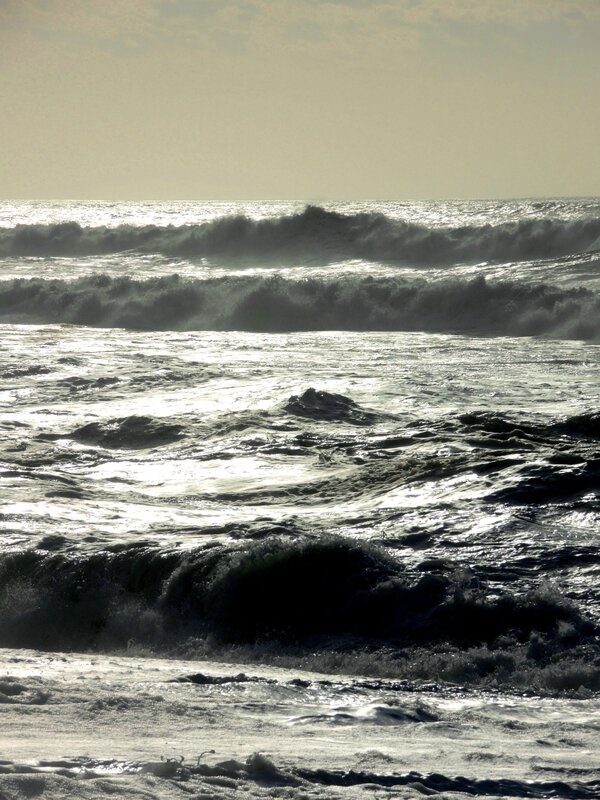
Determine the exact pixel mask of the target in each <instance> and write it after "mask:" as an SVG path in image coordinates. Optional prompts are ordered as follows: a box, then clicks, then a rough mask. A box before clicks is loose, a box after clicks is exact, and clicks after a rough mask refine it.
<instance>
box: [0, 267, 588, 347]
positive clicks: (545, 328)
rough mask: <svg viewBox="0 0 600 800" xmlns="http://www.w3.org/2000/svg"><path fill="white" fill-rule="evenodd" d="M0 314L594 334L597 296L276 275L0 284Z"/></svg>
mask: <svg viewBox="0 0 600 800" xmlns="http://www.w3.org/2000/svg"><path fill="white" fill-rule="evenodd" d="M0 321H2V322H8V323H19V324H41V323H69V324H77V325H88V326H94V327H121V328H128V329H133V330H244V331H257V332H272V333H280V332H281V333H283V332H292V331H313V330H314V331H318V330H348V331H367V330H371V331H427V332H439V333H462V334H469V335H482V336H486V335H500V336H523V335H525V336H526V335H549V336H555V337H559V338H577V339H591V340H597V339H599V338H600V298H599V296H598V295H597V294H596V293H595V292H592V291H589V290H586V289H568V290H563V289H560V288H557V287H553V286H549V285H545V284H534V285H529V284H519V283H516V282H513V281H499V282H489V281H487V280H486V279H485V278H483V277H478V278H475V279H473V280H458V279H452V280H450V279H448V280H441V281H433V282H427V281H425V280H411V279H406V278H401V277H398V278H394V277H380V278H369V277H366V278H365V277H362V278H358V277H345V278H332V279H329V280H319V279H309V280H285V279H283V278H281V277H280V276H275V277H268V278H265V277H258V276H248V277H242V278H239V277H238V278H231V277H227V278H214V279H210V280H206V281H197V280H189V279H184V278H181V277H180V276H178V275H169V276H166V277H162V278H155V279H150V280H147V281H139V280H135V279H133V278H129V277H123V278H111V277H110V276H108V275H102V274H100V275H92V276H89V277H84V278H79V279H77V280H74V281H64V280H40V279H37V278H31V279H15V280H9V281H2V282H0Z"/></svg>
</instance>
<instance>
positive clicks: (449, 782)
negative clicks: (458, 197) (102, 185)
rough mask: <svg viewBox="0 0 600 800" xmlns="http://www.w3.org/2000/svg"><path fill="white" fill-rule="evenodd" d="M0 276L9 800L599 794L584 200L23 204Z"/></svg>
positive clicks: (598, 596) (595, 410) (598, 466)
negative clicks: (68, 789) (149, 738)
mask: <svg viewBox="0 0 600 800" xmlns="http://www.w3.org/2000/svg"><path fill="white" fill-rule="evenodd" d="M0 265H1V275H0V325H1V331H2V339H1V344H0V347H1V350H0V374H1V376H2V383H1V385H0V404H1V406H2V415H1V418H0V426H1V430H2V437H1V440H0V447H1V455H0V459H1V463H0V470H1V472H0V477H1V479H2V498H3V501H2V508H1V516H0V543H1V548H2V549H1V553H0V645H2V646H3V647H4V648H7V649H6V650H5V651H3V652H4V653H5V654H6V655H5V658H4V663H3V674H4V675H5V678H4V679H1V678H0V700H1V699H2V697H4V698H5V699H6V701H5V703H4V704H3V705H0V712H3V716H4V717H5V719H6V724H7V726H8V727H9V728H10V729H11V730H12V731H13V736H12V739H11V743H12V744H11V748H12V749H10V753H8V756H7V761H6V763H7V764H8V766H7V767H6V770H7V774H9V775H10V776H11V777H10V779H11V780H14V781H17V778H19V775H20V774H21V773H20V772H19V770H20V769H21V767H19V764H22V763H26V764H28V765H29V766H28V767H27V769H36V770H38V772H39V771H40V770H41V771H42V774H43V775H44V776H45V777H44V779H45V780H46V779H47V780H48V781H50V780H51V778H52V780H56V781H59V780H65V781H67V783H68V782H69V780H70V779H71V778H72V777H73V776H74V775H80V774H81V773H82V771H87V773H88V774H90V775H92V778H91V783H89V784H86V786H88V788H89V787H93V785H94V782H93V781H94V777H93V776H97V775H99V774H103V770H104V772H107V771H108V772H109V773H110V774H115V775H116V774H119V775H121V774H123V775H126V776H128V777H127V780H129V781H131V780H133V781H134V783H133V784H129V783H128V784H127V787H128V789H127V790H128V791H134V789H135V787H136V786H137V787H138V789H139V788H140V786H141V783H140V782H143V780H146V779H147V776H148V775H150V776H154V777H155V778H156V779H157V780H158V779H160V780H167V779H169V780H175V781H177V780H184V779H185V780H186V781H187V782H188V783H189V781H196V782H198V786H200V785H202V787H204V789H206V781H207V780H209V779H215V780H217V779H218V780H221V781H225V782H227V781H230V784H227V785H225V784H222V786H221V789H222V791H223V792H225V795H223V796H226V793H227V791H232V792H234V791H238V792H239V791H242V790H243V791H246V792H248V793H249V794H252V793H253V792H254V791H257V792H258V791H259V789H260V791H265V792H266V793H267V794H269V792H271V791H275V789H273V787H279V789H278V790H277V791H280V790H281V787H282V786H287V787H288V789H289V791H291V792H292V793H293V792H294V791H298V792H299V791H300V788H298V787H301V790H302V792H304V793H305V794H307V795H310V794H311V793H313V794H315V796H321V795H320V793H321V792H322V791H324V790H323V785H324V783H327V782H329V784H328V785H330V786H336V787H338V788H336V789H335V792H342V794H343V793H344V792H346V793H348V792H349V793H356V792H358V793H360V792H361V791H363V788H361V787H365V786H371V787H373V786H374V787H380V788H381V789H382V791H383V790H384V789H385V791H386V792H389V791H398V792H400V791H413V792H414V791H416V790H415V789H414V786H416V785H417V784H418V785H419V786H421V787H423V789H424V790H427V791H429V790H432V791H433V790H435V791H445V792H467V793H469V792H470V793H483V794H492V795H501V796H506V795H519V794H520V795H522V796H526V795H527V792H531V793H534V795H535V793H536V792H537V795H535V796H538V795H539V796H545V795H548V794H551V793H552V792H554V794H556V793H557V792H558V793H559V794H560V792H562V793H563V794H562V795H561V796H563V795H564V796H570V797H589V796H595V795H594V793H595V792H598V791H599V787H600V784H599V783H597V777H598V776H597V772H595V771H594V770H595V769H596V767H597V756H598V746H597V731H598V729H599V726H600V704H599V703H598V699H597V693H598V691H599V690H600V646H599V642H598V630H599V627H598V626H599V625H600V591H599V589H598V585H599V584H598V577H599V575H600V547H599V545H598V533H599V532H600V498H599V486H600V449H599V438H600V410H599V396H598V395H599V386H600V381H599V370H598V368H599V364H600V346H599V343H600V314H599V312H600V299H599V294H598V285H599V280H600V201H598V200H597V199H582V200H581V199H577V200H568V199H567V200H564V199H559V200H519V201H504V202H501V201H494V202H491V201H488V202H474V201H472V202H458V201H454V202H437V203H433V202H432V203H425V202H412V203H410V202H404V203H376V202H361V203H358V202H357V203H327V204H324V205H322V206H308V207H304V206H302V205H299V204H290V203H246V204H232V203H230V204H223V203H212V204H209V203H75V202H72V203H71V202H60V203H59V202H57V203H39V202H37V203H34V202H18V203H17V202H14V203H7V202H5V203H2V204H0ZM58 652H62V653H65V654H66V655H61V656H60V659H62V661H60V662H59V663H60V664H61V665H62V666H61V668H60V669H58V670H57V669H56V668H55V667H54V666H52V665H53V664H54V663H55V662H54V660H53V659H55V658H59V657H58V656H51V655H48V654H51V653H58ZM82 653H83V654H88V655H86V656H82V655H77V654H82ZM90 653H93V654H95V655H94V656H93V659H95V660H93V665H94V666H93V667H85V668H84V667H82V661H81V659H85V658H88V659H89V658H90V656H89V654H90ZM44 654H45V655H44ZM68 654H70V655H68ZM111 658H112V659H113V661H110V659H111ZM183 658H185V659H187V660H186V661H185V663H184V662H183V661H178V660H177V659H183ZM103 659H104V660H103ZM106 659H108V661H107V660H106ZM115 659H116V660H115ZM165 659H166V660H165ZM86 663H87V662H86ZM110 664H113V665H115V664H118V666H114V668H113V667H110V666H109V665H110ZM194 665H196V666H194ZM207 665H208V666H207ZM242 665H243V666H242ZM258 665H261V666H258ZM94 670H96V673H97V674H96V678H95V680H97V681H101V682H103V683H102V686H103V687H104V688H103V689H102V690H99V689H98V686H97V685H96V684H93V685H92V683H91V682H90V681H92V679H91V677H90V674H91V673H93V672H94ZM140 673H144V675H145V678H144V680H143V681H140V680H138V679H137V678H135V677H134V676H136V675H138V674H140ZM111 676H112V677H111ZM2 681H3V682H2ZM86 681H88V682H89V685H88V686H87V688H86V692H85V701H84V700H81V697H80V700H81V702H82V703H83V705H82V706H81V707H79V708H78V707H77V704H76V703H75V701H74V700H73V698H74V697H76V696H78V691H80V690H81V686H82V682H83V683H85V682H86ZM111 681H112V683H111ZM77 686H79V689H76V687H77ZM149 686H152V687H153V688H152V690H151V691H149V690H148V687H149ZM157 686H158V688H156V687H157ZM94 687H95V688H94ZM159 696H160V697H161V698H162V699H160V700H158V699H157V697H159ZM165 697H168V702H166V701H165V699H164V698H165ZM119 698H121V699H119ZM72 703H75V705H71V704H72ZM119 703H120V704H121V710H125V711H126V712H127V713H126V715H125V716H126V717H128V719H130V720H135V724H133V722H132V723H131V724H129V723H128V722H127V721H126V720H125V721H124V719H123V715H121V716H120V717H119V718H118V720H117V719H116V718H113V716H114V713H115V709H118V708H119ZM86 704H87V705H86ZM25 706H27V709H28V711H29V712H30V714H29V716H28V717H27V718H24V717H23V716H22V711H23V709H24V707H25ZM49 709H50V712H51V713H50V716H47V717H46V718H44V719H46V724H45V725H44V724H42V722H41V721H42V717H41V716H40V715H43V714H48V713H49V712H48V710H49ZM182 709H185V710H182ZM190 709H191V710H190ZM34 713H35V714H37V717H31V714H34ZM15 714H17V716H16V717H15ZM182 714H183V715H185V717H186V719H187V720H188V722H189V721H190V715H191V716H193V717H194V724H195V725H196V726H198V725H202V726H203V728H204V727H205V726H206V725H207V724H209V723H208V722H207V720H210V719H212V717H211V715H213V717H214V719H212V722H210V724H211V725H212V726H213V727H212V729H211V730H212V731H213V735H212V737H211V736H208V737H204V745H205V747H202V748H200V749H202V750H203V749H218V750H219V751H220V752H219V754H217V755H216V756H213V755H210V756H206V758H205V759H204V761H206V759H208V761H207V762H206V763H204V762H203V763H202V764H200V765H199V766H198V765H196V766H194V765H193V764H192V761H190V759H192V757H193V756H194V755H195V754H196V755H197V753H198V747H196V744H195V741H194V740H193V739H192V738H191V735H190V730H189V729H188V728H186V727H185V726H183V728H181V725H180V722H181V721H180V720H179V717H181V715H182ZM174 716H177V719H178V722H177V723H176V724H175V723H174ZM149 718H152V719H153V720H154V724H155V725H157V726H158V730H160V731H161V733H160V735H159V736H158V739H157V740H156V741H154V740H153V742H152V746H150V743H148V742H146V743H144V739H143V738H142V739H140V737H139V735H138V734H136V733H135V731H136V730H139V727H136V726H140V725H142V726H144V725H146V724H147V719H149ZM99 720H100V721H101V723H102V725H104V726H105V729H106V730H107V731H110V737H109V738H110V739H111V740H112V741H113V743H115V742H118V745H115V748H116V749H115V752H114V753H111V752H108V750H107V739H106V736H105V737H104V738H102V737H100V738H98V723H99ZM144 720H146V722H145V721H144ZM261 720H262V723H263V726H266V730H262V731H261V725H260V722H261ZM92 723H93V724H92ZM32 725H37V726H41V727H38V728H37V730H38V731H39V734H38V736H37V739H36V740H35V745H32V744H31V737H32V735H33V731H32V728H31V726H32ZM65 725H67V726H71V725H75V726H76V727H77V726H83V728H84V729H86V730H87V728H86V725H87V726H88V728H89V730H87V733H86V734H85V737H86V739H85V741H86V742H87V743H88V746H86V747H85V748H83V749H82V748H78V747H76V746H75V744H74V743H73V741H72V740H71V739H69V737H66V738H65V736H64V735H63V738H62V739H61V738H60V736H59V737H58V739H57V738H56V737H57V735H58V734H57V732H58V731H59V730H61V729H63V728H64V727H65ZM473 726H475V729H477V730H479V734H478V736H477V739H478V742H477V744H475V743H474V742H473V736H472V732H473V730H474V727H473ZM192 727H193V726H192ZM242 729H243V730H244V731H245V735H244V737H243V738H242V739H241V740H240V737H239V735H238V734H236V731H238V732H239V731H240V730H242ZM167 730H170V731H171V733H172V735H171V736H169V734H168V733H166V732H165V731H167ZM173 731H175V733H173ZM299 731H300V732H301V735H300V734H299V733H298V732H299ZM408 731H410V733H408ZM507 732H508V733H507ZM163 733H164V735H163ZM161 736H162V738H161ZM406 736H409V738H411V742H412V745H411V746H410V747H407V746H406V744H405V739H406ZM507 736H508V738H507ZM511 737H514V741H515V742H518V749H519V755H518V756H515V752H514V748H513V746H512V745H511V744H510V740H511ZM400 738H401V739H402V741H403V742H404V744H402V745H400V743H399V740H400ZM27 741H28V742H29V744H25V742H27ZM57 741H58V742H59V743H60V747H61V748H62V749H61V750H60V753H58V752H57V747H59V745H58V744H57ZM211 741H212V742H213V744H211ZM299 741H302V743H303V744H302V745H300V744H299ZM90 742H92V743H93V742H96V744H95V746H94V747H91V746H89V745H90ZM214 742H217V743H218V744H217V746H216V747H215V746H214ZM310 742H313V744H310ZM315 742H318V743H319V744H318V746H314V743H315ZM161 743H162V744H161ZM540 743H541V744H540ZM161 747H162V752H158V750H160V749H161ZM69 748H70V749H69ZM153 748H154V749H153ZM194 748H196V749H194ZM67 749H68V752H67ZM109 749H110V748H109ZM84 750H85V752H86V753H87V755H86V756H85V758H84V757H81V758H79V760H77V757H78V756H81V753H82V752H83V751H84ZM182 750H186V752H185V753H183V752H182ZM117 751H118V752H117ZM7 752H8V751H7ZM257 753H267V755H266V756H265V755H256V754H257ZM59 754H60V755H62V756H64V757H65V758H67V760H66V761H64V758H63V762H64V763H63V765H62V767H61V766H60V765H59V766H57V764H59V761H60V759H58V760H57V758H58V755H59ZM253 754H254V755H253ZM44 755H46V756H47V758H49V759H50V760H49V761H48V764H47V765H46V766H44V765H43V764H42V765H41V766H40V759H41V758H42V757H43V756H44ZM161 755H162V756H163V761H160V756H161ZM180 755H184V761H183V762H179V760H178V761H177V764H175V762H174V761H169V762H166V761H165V760H164V759H165V758H167V757H170V756H172V757H173V758H175V757H177V759H179V758H180ZM219 755H220V756H222V757H226V758H225V760H223V758H222V759H221V760H220V761H219V757H218V756H219ZM153 758H154V761H153V760H152V759H153ZM19 759H20V760H19ZM36 759H37V761H36ZM157 759H158V760H157ZM246 759H247V760H246ZM253 759H254V760H253ZM260 759H263V761H261V760H260ZM265 759H266V760H265ZM269 759H271V760H269ZM590 759H591V760H592V761H594V760H595V763H593V764H592V763H590ZM61 763H62V762H61ZM165 763H166V764H168V765H170V766H166V767H163V771H164V770H166V771H167V772H169V771H170V772H171V773H172V774H170V775H169V776H166V777H165V776H164V775H162V774H160V768H159V767H158V766H156V767H154V768H152V767H148V768H147V769H145V770H144V764H146V765H148V764H150V765H151V764H165ZM32 764H34V765H35V764H37V766H32ZM194 764H195V762H194ZM219 764H220V765H221V766H218V765H219ZM102 765H104V766H102ZM223 765H224V766H223ZM236 765H237V766H236ZM192 766H193V769H192ZM57 770H58V771H60V770H62V771H63V772H64V773H65V775H64V776H62V777H61V775H59V774H58V773H57ZM94 770H95V771H94ZM153 770H154V772H153ZM459 774H462V775H465V776H466V777H465V778H460V779H457V778H456V776H457V775H459ZM348 775H350V777H348ZM15 776H16V777H15ZM65 776H66V777H65ZM132 776H133V777H132ZM142 776H146V778H142ZM211 776H212V778H211ZM215 776H216V778H215ZM344 776H346V777H344ZM352 776H354V777H352ZM492 778H493V781H492ZM19 779H20V778H19ZM115 780H117V778H115ZM135 781H137V783H135ZM461 781H462V782H461ZM486 781H488V783H486ZM490 781H491V783H490ZM527 781H529V783H527ZM557 781H558V782H559V783H560V786H561V787H562V788H560V790H559V789H557V788H556V787H554V788H552V787H553V782H557ZM138 784H139V786H138ZM144 786H145V790H148V791H149V789H148V786H147V785H146V784H144ZM407 786H408V789H407V788H406V787H407ZM257 787H258V788H257ZM411 787H412V788H411ZM486 787H487V788H486ZM565 787H566V788H565ZM55 788H56V787H55ZM135 790H136V791H137V789H135ZM163 790H164V787H163V789H160V787H159V788H155V789H153V790H152V791H155V793H156V794H157V796H162V795H161V791H163ZM199 790H200V789H199ZM86 791H87V790H86ZM90 791H91V789H90ZM140 791H141V789H140ZM164 791H166V790H164ZM173 791H175V790H173ZM327 791H328V792H329V794H327V793H326V794H325V796H334V795H332V794H331V792H334V790H333V789H328V790H327ZM365 791H366V790H365ZM419 791H421V790H419ZM90 796H92V795H90ZM94 796H95V795H94ZM165 796H166V795H165ZM169 796H170V795H169ZM532 796H533V795H532Z"/></svg>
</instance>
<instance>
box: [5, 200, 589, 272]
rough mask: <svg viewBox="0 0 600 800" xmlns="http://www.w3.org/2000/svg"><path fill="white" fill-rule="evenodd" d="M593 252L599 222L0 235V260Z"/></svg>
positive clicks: (297, 221) (261, 224)
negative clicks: (107, 256) (145, 255)
mask: <svg viewBox="0 0 600 800" xmlns="http://www.w3.org/2000/svg"><path fill="white" fill-rule="evenodd" d="M597 248H600V219H599V218H597V217H588V218H584V219H578V220H563V219H556V218H551V217H540V218H538V219H522V220H519V221H515V222H505V223H501V224H498V225H480V226H477V225H469V226H463V227H456V228H440V227H428V226H425V225H421V224H416V223H411V222H407V221H404V220H395V219H391V218H389V217H387V216H385V215H384V214H376V213H360V214H340V213H337V212H335V211H327V210H325V209H323V208H320V207H317V206H308V207H307V208H306V209H305V210H304V211H302V212H301V213H297V214H291V215H288V216H281V217H277V218H275V219H263V220H253V219H250V218H248V217H245V216H230V217H223V218H221V219H217V220H214V221H212V222H206V223H203V224H199V225H184V226H179V227H175V226H157V225H146V226H141V227H135V226H132V225H119V226H117V227H112V228H109V227H105V226H100V227H82V226H81V225H79V224H78V223H77V222H62V223H57V224H48V225H17V226H16V227H15V228H3V229H0V255H3V256H84V255H102V254H113V253H121V252H125V251H136V252H143V253H160V254H164V255H168V256H180V257H209V258H210V257H213V258H225V259H227V258H235V259H237V258H247V259H261V260H263V261H271V260H275V261H278V262H286V261H288V260H290V259H291V260H297V259H300V260H303V259H313V260H316V261H319V262H321V263H329V262H330V261H334V260H337V259H340V258H350V259H355V258H360V259H369V260H375V261H384V262H389V263H413V264H452V263H457V262H464V261H467V262H473V261H489V260H519V259H530V258H547V257H551V256H561V255H567V254H569V253H578V252H583V251H587V250H593V249H597Z"/></svg>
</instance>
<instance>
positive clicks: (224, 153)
mask: <svg viewBox="0 0 600 800" xmlns="http://www.w3.org/2000/svg"><path fill="white" fill-rule="evenodd" d="M598 194H600V0H381V1H379V0H372V1H371V2H369V1H368V0H330V1H329V2H321V0H232V1H231V2H230V1H229V0H0V196H2V197H5V198H40V199H49V198H57V199H62V198H73V199H147V200H151V199H155V200H161V199H182V200H186V199H190V200H195V199H197V200H211V199H215V200H229V199H231V200H236V199H239V200H246V199H291V200H295V199H298V200H313V201H318V200H321V199H367V198H373V199H388V198H389V199H410V198H441V197H477V198H478V197H517V196H555V195H598Z"/></svg>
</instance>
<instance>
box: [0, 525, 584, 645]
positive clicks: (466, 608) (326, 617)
mask: <svg viewBox="0 0 600 800" xmlns="http://www.w3.org/2000/svg"><path fill="white" fill-rule="evenodd" d="M434 566H435V569H433V568H432V570H433V571H426V572H423V569H424V567H423V568H422V569H421V571H420V572H416V573H410V572H409V571H407V569H406V568H405V567H404V565H403V564H402V563H400V562H399V561H398V560H397V559H395V558H394V557H392V556H391V555H389V554H388V553H387V551H385V550H383V549H380V548H378V547H375V546H371V545H364V544H357V543H353V542H349V541H347V540H344V539H341V538H337V537H325V538H322V539H318V540H317V539H312V538H304V537H299V538H298V539H297V540H295V541H291V542H290V541H289V540H288V539H287V538H280V537H268V538H267V539H265V540H264V541H261V542H258V543H251V544H247V545H240V544H235V545H219V546H212V547H207V548H200V549H197V550H195V551H191V552H186V553H182V552H180V551H177V550H161V549H160V548H158V547H157V546H150V545H147V544H140V545H128V546H123V545H122V546H115V547H113V548H110V549H107V550H106V551H103V552H100V553H96V554H93V555H89V556H79V555H74V554H59V553H54V552H52V551H51V550H50V551H48V550H42V549H40V550H37V551H31V550H28V551H21V552H12V553H7V554H4V555H2V558H1V560H0V642H1V643H2V644H9V645H14V646H42V647H50V646H55V645H57V644H60V645H61V646H75V647H86V646H91V645H93V644H94V643H97V642H98V641H99V640H102V637H103V636H105V637H107V639H110V638H113V639H116V640H119V639H122V638H123V637H125V641H127V640H128V639H129V638H130V637H131V636H132V635H135V636H137V637H143V636H144V634H146V635H147V636H150V635H151V634H152V635H157V634H158V632H159V629H160V630H161V631H162V632H161V633H160V635H166V634H165V631H167V630H168V631H170V632H171V633H174V632H176V631H177V630H179V633H180V634H182V635H183V634H184V633H190V632H195V633H198V632H200V633H203V634H210V635H211V636H214V637H216V638H217V639H219V640H222V641H225V642H232V643H249V642H255V641H257V640H269V639H273V640H281V641H288V642H295V643H299V642H304V641H313V640H314V638H315V637H325V638H326V639H329V638H331V637H340V636H342V637H345V636H351V637H354V638H358V639H360V640H363V641H380V642H388V643H389V642H396V643H415V642H423V643H425V642H435V641H441V642H462V643H470V644H475V643H481V642H491V641H493V640H494V639H495V638H497V637H499V636H502V635H505V634H507V633H508V632H509V631H511V632H513V633H514V634H515V635H517V636H519V637H522V638H524V639H526V638H527V637H528V636H529V635H530V634H531V633H532V632H533V631H536V632H538V633H544V634H547V635H549V636H554V635H558V633H559V631H560V630H562V629H565V628H567V627H568V629H569V631H570V635H571V637H575V638H577V637H579V636H586V635H588V634H590V633H593V631H594V628H593V625H592V624H591V622H589V621H586V619H585V618H584V617H582V616H581V614H580V612H579V611H578V609H577V608H576V607H575V606H574V605H572V604H571V603H569V602H568V601H567V600H565V599H564V598H562V597H560V596H554V595H550V594H548V593H547V592H544V591H541V592H540V593H536V592H535V591H526V592H523V593H522V594H520V595H514V594H512V593H503V592H502V591H501V590H498V588H494V590H493V591H490V592H489V593H487V591H486V589H485V581H479V580H478V579H475V580H473V578H472V577H470V576H469V577H468V579H467V578H465V576H459V577H457V576H456V575H455V574H454V573H450V574H445V573H444V571H443V569H442V568H438V567H439V565H437V566H436V565H434ZM163 626H164V629H163Z"/></svg>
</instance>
